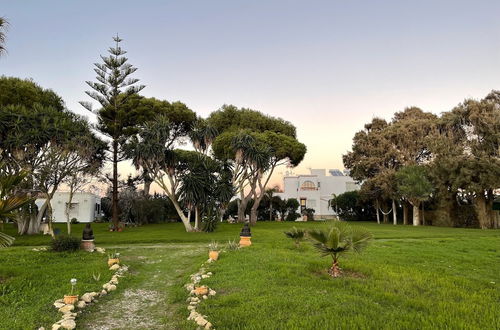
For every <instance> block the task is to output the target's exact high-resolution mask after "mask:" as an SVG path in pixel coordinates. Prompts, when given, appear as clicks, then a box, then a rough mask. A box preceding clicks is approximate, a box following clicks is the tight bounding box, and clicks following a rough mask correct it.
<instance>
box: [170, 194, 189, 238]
mask: <svg viewBox="0 0 500 330" xmlns="http://www.w3.org/2000/svg"><path fill="white" fill-rule="evenodd" d="M170 200H171V201H172V204H174V207H175V210H176V211H177V215H178V216H179V218H181V221H182V223H183V224H184V228H186V231H187V232H191V231H193V226H191V223H190V222H189V219H188V218H186V216H185V215H184V211H183V210H182V209H181V207H180V205H179V203H178V202H177V201H176V200H174V199H173V198H170Z"/></svg>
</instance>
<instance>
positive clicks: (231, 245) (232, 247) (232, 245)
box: [226, 240, 240, 251]
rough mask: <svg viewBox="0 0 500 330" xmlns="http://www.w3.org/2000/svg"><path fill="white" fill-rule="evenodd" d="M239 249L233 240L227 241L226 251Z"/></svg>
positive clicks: (238, 245)
mask: <svg viewBox="0 0 500 330" xmlns="http://www.w3.org/2000/svg"><path fill="white" fill-rule="evenodd" d="M239 249H240V243H238V242H236V241H235V240H228V241H227V244H226V250H228V251H236V250H239Z"/></svg>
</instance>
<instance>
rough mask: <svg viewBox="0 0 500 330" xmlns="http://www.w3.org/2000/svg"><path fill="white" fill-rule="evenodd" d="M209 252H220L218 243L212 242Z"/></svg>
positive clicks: (209, 245)
mask: <svg viewBox="0 0 500 330" xmlns="http://www.w3.org/2000/svg"><path fill="white" fill-rule="evenodd" d="M208 250H209V251H219V244H218V243H217V242H216V241H212V242H211V243H210V244H208Z"/></svg>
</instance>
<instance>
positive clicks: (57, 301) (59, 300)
mask: <svg viewBox="0 0 500 330" xmlns="http://www.w3.org/2000/svg"><path fill="white" fill-rule="evenodd" d="M54 303H64V299H57V300H56V301H54Z"/></svg>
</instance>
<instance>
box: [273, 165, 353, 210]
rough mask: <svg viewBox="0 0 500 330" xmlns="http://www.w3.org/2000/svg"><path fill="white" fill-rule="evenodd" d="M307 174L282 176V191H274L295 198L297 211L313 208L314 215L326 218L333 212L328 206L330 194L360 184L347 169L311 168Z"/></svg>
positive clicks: (342, 191) (348, 189)
mask: <svg viewBox="0 0 500 330" xmlns="http://www.w3.org/2000/svg"><path fill="white" fill-rule="evenodd" d="M310 172H311V174H309V175H297V176H284V177H283V189H284V191H283V192H282V193H276V195H277V196H280V197H281V198H283V199H289V198H296V199H297V200H298V201H299V204H300V210H298V211H299V213H302V212H301V211H302V210H303V209H305V208H311V209H314V210H315V213H314V217H315V218H317V219H328V218H333V217H334V216H335V212H334V211H333V210H332V209H331V208H330V207H329V206H328V201H329V200H330V199H332V195H339V194H342V193H345V192H347V191H353V190H358V189H359V188H360V186H359V185H358V184H356V182H354V180H353V178H351V177H350V176H349V175H348V172H347V171H344V172H341V171H340V170H337V169H333V170H329V171H328V172H329V175H327V174H326V169H311V170H310Z"/></svg>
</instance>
